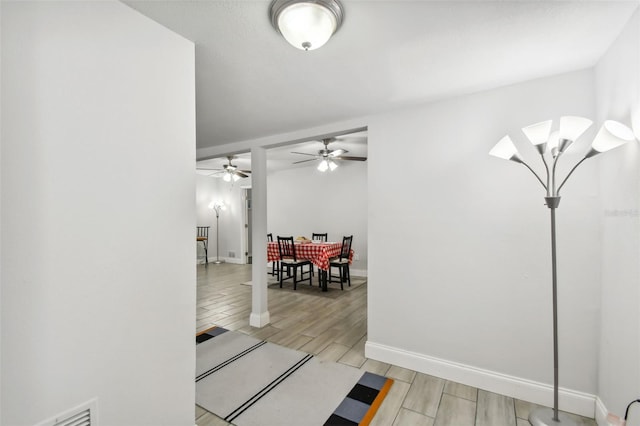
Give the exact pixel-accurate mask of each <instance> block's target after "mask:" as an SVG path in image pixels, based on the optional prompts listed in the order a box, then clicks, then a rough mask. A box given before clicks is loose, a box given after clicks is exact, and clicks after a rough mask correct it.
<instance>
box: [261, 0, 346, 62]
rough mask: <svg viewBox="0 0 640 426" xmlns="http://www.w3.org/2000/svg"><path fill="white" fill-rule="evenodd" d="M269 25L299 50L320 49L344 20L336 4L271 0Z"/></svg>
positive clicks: (316, 0)
mask: <svg viewBox="0 0 640 426" xmlns="http://www.w3.org/2000/svg"><path fill="white" fill-rule="evenodd" d="M269 16H270V17H271V25H273V27H274V28H275V29H276V31H278V32H279V33H280V34H282V36H283V37H284V38H285V40H287V41H288V42H289V43H290V44H291V45H292V46H294V47H296V48H298V49H300V50H314V49H317V48H319V47H322V46H323V45H324V44H325V43H326V42H327V41H329V39H330V38H331V36H332V35H333V34H334V33H335V32H336V31H338V29H339V28H340V26H341V25H342V21H343V19H344V11H343V9H342V5H341V4H340V3H339V2H338V1H337V0H273V1H272V2H271V5H270V6H269Z"/></svg>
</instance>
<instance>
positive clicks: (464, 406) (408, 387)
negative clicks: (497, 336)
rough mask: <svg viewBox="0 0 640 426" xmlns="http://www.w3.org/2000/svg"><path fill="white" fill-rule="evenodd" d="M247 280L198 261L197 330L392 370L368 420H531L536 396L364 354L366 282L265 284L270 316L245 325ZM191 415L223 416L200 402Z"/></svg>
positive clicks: (477, 424) (201, 418)
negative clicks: (516, 395) (528, 398)
mask: <svg viewBox="0 0 640 426" xmlns="http://www.w3.org/2000/svg"><path fill="white" fill-rule="evenodd" d="M250 280H251V265H236V264H224V263H223V264H219V265H216V264H209V265H208V266H207V267H205V266H204V265H198V305H197V330H196V331H201V330H205V329H207V328H209V327H211V326H213V325H217V326H221V327H224V328H227V329H229V330H236V331H240V332H243V333H246V334H248V335H251V336H254V337H256V338H258V339H264V340H267V341H269V342H273V343H277V344H279V345H282V346H286V347H289V348H292V349H297V350H301V351H304V352H308V353H312V354H314V355H316V356H318V357H320V358H322V359H325V360H331V361H335V362H340V363H343V364H347V365H350V366H353V367H356V368H360V369H362V370H367V371H371V372H373V373H377V374H381V375H385V376H387V377H390V378H393V379H394V380H395V382H394V385H393V387H392V388H391V390H390V392H389V394H388V395H387V397H386V398H385V400H384V402H383V404H382V405H381V407H380V409H379V410H378V412H377V414H376V416H375V417H374V419H373V422H372V425H374V426H404V425H406V426H467V425H469V426H503V425H505V426H525V425H529V422H528V420H527V418H528V416H529V411H530V410H531V409H532V408H535V407H536V406H535V404H531V403H528V402H524V401H520V400H516V399H513V398H510V397H506V396H502V395H498V394H495V393H492V392H487V391H485V390H482V389H476V388H472V387H469V386H466V385H463V384H459V383H454V382H450V381H448V380H444V379H441V378H438V377H433V376H429V375H426V374H423V373H419V372H415V371H411V370H407V369H405V368H401V367H398V366H395V365H390V364H386V363H383V362H379V361H375V360H372V359H367V358H365V356H364V344H365V342H366V340H367V285H366V283H365V284H362V285H360V286H358V287H355V286H354V287H355V288H352V289H348V290H345V291H341V290H340V288H339V287H337V284H333V285H332V286H331V288H330V289H329V292H331V294H326V293H325V294H323V293H321V292H320V289H319V288H318V287H315V288H316V289H317V290H318V291H317V293H316V292H310V291H304V292H303V291H296V292H293V291H287V289H282V290H281V289H279V288H273V289H271V288H270V289H269V290H268V300H269V312H270V314H271V323H270V324H269V325H267V326H266V327H263V328H254V327H251V326H250V325H249V314H250V312H251V286H249V285H243V284H242V283H244V282H247V281H250ZM314 284H315V281H314ZM291 285H292V284H291V282H289V283H285V284H284V286H289V288H291ZM298 285H299V286H308V284H307V283H302V284H298ZM335 292H340V294H339V295H336V294H335ZM332 296H337V297H332ZM283 403H286V402H284V401H283ZM575 418H576V420H577V422H578V424H580V425H588V426H596V423H595V421H594V420H592V419H587V418H583V417H578V416H575ZM196 423H197V425H198V426H214V425H216V426H217V425H228V424H229V423H227V422H225V421H224V420H222V419H220V418H218V417H217V416H215V415H214V414H212V413H210V412H208V411H206V410H204V409H202V408H201V407H198V406H196ZM264 426H278V425H264Z"/></svg>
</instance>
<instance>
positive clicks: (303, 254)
mask: <svg viewBox="0 0 640 426" xmlns="http://www.w3.org/2000/svg"><path fill="white" fill-rule="evenodd" d="M294 244H295V248H296V257H297V258H298V259H308V260H310V261H311V263H313V264H314V265H316V266H317V267H318V269H319V271H320V283H321V287H322V291H327V281H328V274H329V262H330V260H331V259H333V258H335V257H338V256H340V252H341V251H342V242H331V241H315V240H303V241H299V240H296V241H294ZM267 261H268V262H278V261H280V252H279V250H278V242H277V241H269V242H267ZM352 261H353V250H351V252H350V253H349V264H351V262H352Z"/></svg>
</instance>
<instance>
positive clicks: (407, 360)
mask: <svg viewBox="0 0 640 426" xmlns="http://www.w3.org/2000/svg"><path fill="white" fill-rule="evenodd" d="M365 356H366V357H367V358H371V359H374V360H377V361H382V362H386V363H390V364H393V365H397V366H399V367H404V368H408V369H410V370H414V371H419V372H421V373H425V374H429V375H432V376H436V377H440V378H443V379H446V380H451V381H454V382H457V383H462V384H465V385H468V386H473V387H476V388H478V389H484V390H488V391H490V392H494V393H498V394H501V395H507V396H510V397H512V398H517V399H520V400H523V401H529V402H533V403H535V404H540V405H544V406H547V407H550V406H553V386H551V385H547V384H545V383H539V382H535V381H532V380H528V379H523V378H520V377H515V376H509V375H507V374H502V373H498V372H495V371H490V370H485V369H482V368H477V367H473V366H470V365H465V364H460V363H456V362H453V361H448V360H444V359H439V358H434V357H430V356H427V355H423V354H419V353H415V352H410V351H405V350H402V349H398V348H394V347H391V346H386V345H383V344H379V343H375V342H371V341H368V342H367V343H366V344H365ZM595 404H596V397H595V395H590V394H587V393H584V392H578V391H574V390H571V389H564V388H560V389H559V408H560V410H563V411H567V412H569V413H574V414H578V415H581V416H584V417H589V418H594V415H595ZM605 417H606V415H605ZM605 424H606V423H605Z"/></svg>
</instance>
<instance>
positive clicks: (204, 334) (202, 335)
mask: <svg viewBox="0 0 640 426" xmlns="http://www.w3.org/2000/svg"><path fill="white" fill-rule="evenodd" d="M227 331H229V330H227V329H226V328H222V327H217V326H215V325H214V326H213V327H210V328H207V329H206V330H202V331H200V332H198V333H196V345H199V344H200V343H202V342H206V341H207V340H209V339H213V338H214V337H216V336H219V335H221V334H222V333H226V332H227Z"/></svg>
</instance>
